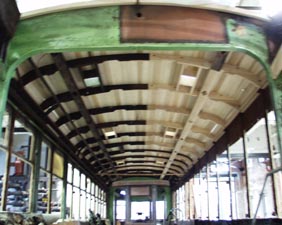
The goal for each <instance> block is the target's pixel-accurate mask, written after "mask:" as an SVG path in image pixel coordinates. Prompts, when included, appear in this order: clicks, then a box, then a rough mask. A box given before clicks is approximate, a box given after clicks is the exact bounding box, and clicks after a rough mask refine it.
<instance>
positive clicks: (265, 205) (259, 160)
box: [246, 119, 275, 218]
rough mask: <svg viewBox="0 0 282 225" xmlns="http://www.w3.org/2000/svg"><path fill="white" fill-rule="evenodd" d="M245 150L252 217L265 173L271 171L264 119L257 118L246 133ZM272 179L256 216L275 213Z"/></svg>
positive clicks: (267, 215)
mask: <svg viewBox="0 0 282 225" xmlns="http://www.w3.org/2000/svg"><path fill="white" fill-rule="evenodd" d="M246 150H247V155H248V159H247V160H248V161H247V166H248V184H249V198H250V210H251V217H253V215H254V213H255V211H256V208H257V205H258V201H259V198H260V192H261V190H262V187H263V183H264V179H265V176H266V174H267V173H268V172H269V171H271V162H270V155H269V149H268V145H267V133H266V126H265V120H264V119H261V120H259V121H258V122H257V123H256V124H255V125H254V126H253V127H252V128H251V129H250V130H249V131H248V132H247V133H246ZM272 190H273V189H272V180H271V179H268V181H267V185H266V188H265V190H264V194H263V197H262V201H261V204H260V207H259V211H258V214H257V217H261V218H266V217H271V216H273V214H275V209H274V200H273V193H272Z"/></svg>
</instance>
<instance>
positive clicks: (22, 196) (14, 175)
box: [6, 155, 31, 212]
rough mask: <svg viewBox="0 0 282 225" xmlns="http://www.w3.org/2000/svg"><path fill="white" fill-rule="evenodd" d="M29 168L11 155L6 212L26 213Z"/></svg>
mask: <svg viewBox="0 0 282 225" xmlns="http://www.w3.org/2000/svg"><path fill="white" fill-rule="evenodd" d="M30 177H31V166H30V165H29V164H27V163H26V162H24V161H22V160H20V159H19V158H18V157H17V156H15V155H12V157H11V167H10V171H9V178H8V179H9V185H8V196H7V198H8V199H7V205H6V211H10V212H28V211H29V209H28V206H29V199H30V193H29V190H30Z"/></svg>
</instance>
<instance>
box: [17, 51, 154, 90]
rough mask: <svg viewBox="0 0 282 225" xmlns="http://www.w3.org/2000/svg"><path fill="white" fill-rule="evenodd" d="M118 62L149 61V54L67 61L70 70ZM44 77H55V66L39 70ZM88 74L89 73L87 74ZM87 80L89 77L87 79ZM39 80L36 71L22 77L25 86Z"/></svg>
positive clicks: (115, 55)
mask: <svg viewBox="0 0 282 225" xmlns="http://www.w3.org/2000/svg"><path fill="white" fill-rule="evenodd" d="M111 60H118V61H131V60H149V54H146V53H129V54H113V55H100V56H89V57H85V58H77V59H72V60H69V61H66V64H67V66H68V67H70V68H78V67H83V66H87V65H93V64H97V65H98V64H99V63H103V62H105V61H111ZM38 69H39V71H40V73H41V74H42V75H43V76H49V75H53V74H54V73H56V72H57V71H58V68H57V66H56V65H55V64H49V65H46V66H42V67H39V68H38ZM86 73H87V72H86ZM86 78H87V77H86ZM35 79H37V76H36V71H34V70H31V71H29V72H27V73H26V74H24V75H22V76H21V80H22V83H23V85H27V84H29V83H30V82H32V81H34V80H35Z"/></svg>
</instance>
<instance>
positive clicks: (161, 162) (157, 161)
mask: <svg viewBox="0 0 282 225" xmlns="http://www.w3.org/2000/svg"><path fill="white" fill-rule="evenodd" d="M156 164H159V165H163V164H164V161H160V160H156Z"/></svg>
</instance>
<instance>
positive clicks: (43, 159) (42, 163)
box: [40, 142, 49, 170]
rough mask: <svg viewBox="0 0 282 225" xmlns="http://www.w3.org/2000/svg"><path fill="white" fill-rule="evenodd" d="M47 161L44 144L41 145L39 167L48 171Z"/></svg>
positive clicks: (47, 149) (46, 150)
mask: <svg viewBox="0 0 282 225" xmlns="http://www.w3.org/2000/svg"><path fill="white" fill-rule="evenodd" d="M48 159H49V148H48V145H47V144H46V143H45V142H42V144H41V158H40V167H41V168H43V169H45V170H49V167H48V161H49V160H48Z"/></svg>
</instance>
